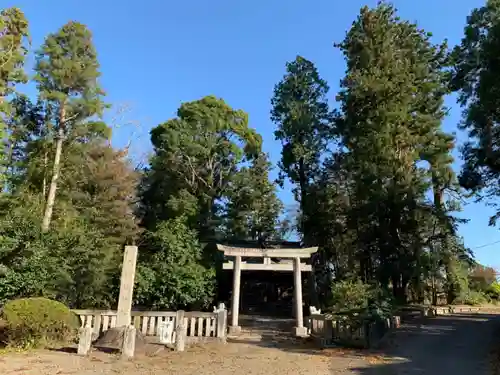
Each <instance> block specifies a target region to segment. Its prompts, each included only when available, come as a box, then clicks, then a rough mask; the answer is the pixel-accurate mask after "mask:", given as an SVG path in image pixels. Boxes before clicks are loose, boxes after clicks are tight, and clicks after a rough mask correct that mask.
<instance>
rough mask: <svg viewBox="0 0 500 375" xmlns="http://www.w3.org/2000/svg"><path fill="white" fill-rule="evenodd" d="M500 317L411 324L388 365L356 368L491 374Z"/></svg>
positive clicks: (380, 374) (371, 374)
mask: <svg viewBox="0 0 500 375" xmlns="http://www.w3.org/2000/svg"><path fill="white" fill-rule="evenodd" d="M499 324H500V316H499V315H488V314H455V315H450V316H440V317H436V318H432V319H427V320H426V321H425V322H424V323H423V324H422V326H421V327H420V328H419V327H417V326H415V325H408V326H405V327H403V328H402V329H401V330H399V331H398V332H396V333H395V334H394V336H393V338H392V339H393V345H391V346H392V348H391V349H388V350H387V355H388V357H386V358H384V362H386V363H384V364H380V365H376V366H372V367H368V368H359V369H353V371H354V373H355V374H360V375H417V374H418V375H423V374H425V375H448V374H449V375H488V374H489V373H490V372H489V365H490V364H489V353H490V348H491V342H492V340H493V339H497V340H498V339H499V338H495V337H493V335H494V334H495V333H496V332H497V329H496V328H497V326H498V325H499Z"/></svg>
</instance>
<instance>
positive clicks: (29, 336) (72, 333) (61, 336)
mask: <svg viewBox="0 0 500 375" xmlns="http://www.w3.org/2000/svg"><path fill="white" fill-rule="evenodd" d="M2 319H3V320H4V322H5V330H6V341H7V342H6V344H7V345H9V346H14V347H21V348H32V347H41V346H50V345H56V344H64V343H68V342H70V341H71V340H73V339H75V337H76V334H77V332H78V328H79V327H80V321H79V319H78V317H77V316H76V315H75V314H73V313H72V312H71V311H70V310H69V308H68V307H66V306H65V305H63V304H62V303H60V302H56V301H52V300H49V299H46V298H23V299H17V300H14V301H10V302H8V303H7V304H5V306H4V307H3V310H2Z"/></svg>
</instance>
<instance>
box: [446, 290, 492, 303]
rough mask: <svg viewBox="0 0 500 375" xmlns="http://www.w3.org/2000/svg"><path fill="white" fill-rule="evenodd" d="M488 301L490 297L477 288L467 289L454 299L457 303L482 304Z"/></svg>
mask: <svg viewBox="0 0 500 375" xmlns="http://www.w3.org/2000/svg"><path fill="white" fill-rule="evenodd" d="M487 302H488V297H487V296H486V295H485V294H484V293H483V292H478V291H475V290H469V291H466V292H464V293H462V294H460V296H458V297H457V298H455V300H454V301H453V304H455V305H462V304H463V305H471V306H474V305H481V304H483V303H487Z"/></svg>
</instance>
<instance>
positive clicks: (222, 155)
mask: <svg viewBox="0 0 500 375" xmlns="http://www.w3.org/2000/svg"><path fill="white" fill-rule="evenodd" d="M151 141H152V143H153V148H154V155H153V157H152V158H151V166H150V168H149V170H147V172H146V177H145V180H144V184H143V186H142V188H141V191H142V192H141V195H142V207H143V209H144V210H143V216H144V224H145V226H146V227H148V228H154V226H155V224H156V223H157V222H158V221H162V220H168V219H170V218H175V217H178V216H182V215H186V216H187V217H188V219H189V222H190V227H191V228H193V229H196V230H198V233H199V236H200V238H201V239H204V240H207V239H213V238H214V236H215V233H216V228H217V227H218V226H219V224H220V204H218V203H220V199H221V198H222V196H223V195H224V194H225V193H226V190H227V187H228V185H229V182H230V181H231V179H232V178H233V176H234V174H235V173H236V172H237V167H238V165H239V163H240V162H242V161H243V160H251V159H252V158H254V157H255V156H257V155H258V154H259V152H260V147H261V142H262V140H261V137H260V135H258V134H257V133H256V132H255V130H253V129H251V128H250V127H249V126H248V116H247V114H246V113H245V112H243V111H241V110H234V109H232V108H231V107H229V106H228V105H227V104H226V103H225V102H224V101H223V100H222V99H217V98H215V97H213V96H208V97H205V98H202V99H200V100H197V101H194V102H189V103H184V104H182V105H181V107H180V108H179V110H178V113H177V118H174V119H171V120H169V121H167V122H165V123H163V124H161V125H159V126H157V127H156V128H154V129H153V130H152V131H151Z"/></svg>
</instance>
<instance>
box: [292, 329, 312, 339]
mask: <svg viewBox="0 0 500 375" xmlns="http://www.w3.org/2000/svg"><path fill="white" fill-rule="evenodd" d="M292 332H293V334H294V335H295V336H296V337H307V336H309V335H308V334H307V327H293V331H292Z"/></svg>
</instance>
